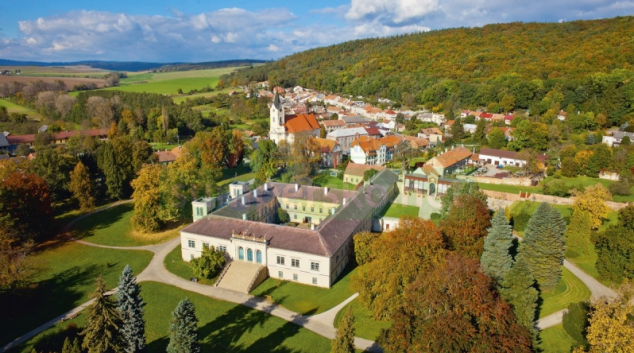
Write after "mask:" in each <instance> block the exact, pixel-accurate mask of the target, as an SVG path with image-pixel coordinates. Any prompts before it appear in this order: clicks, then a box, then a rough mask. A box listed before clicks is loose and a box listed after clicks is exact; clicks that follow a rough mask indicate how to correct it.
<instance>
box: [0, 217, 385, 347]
mask: <svg viewBox="0 0 634 353" xmlns="http://www.w3.org/2000/svg"><path fill="white" fill-rule="evenodd" d="M73 223H74V222H73ZM75 241H76V242H78V243H80V244H84V245H88V246H95V247H100V248H107V249H119V250H147V251H151V252H153V253H154V256H153V258H152V260H151V261H150V264H149V265H148V266H147V267H146V268H145V269H144V270H143V271H142V272H141V273H140V274H139V275H138V276H137V282H144V281H145V282H148V281H153V282H159V283H165V284H169V285H172V286H175V287H178V288H181V289H184V290H188V291H191V292H195V293H199V294H202V295H205V296H208V297H211V298H214V299H217V300H224V301H228V302H232V303H236V304H240V305H244V306H247V307H249V308H252V309H255V310H259V311H262V312H265V313H268V314H271V315H273V316H277V317H279V318H281V319H283V320H286V321H288V322H292V323H294V324H296V325H299V326H301V327H304V328H306V329H308V330H310V331H313V332H315V333H317V334H319V335H321V336H324V337H326V338H328V339H333V338H334V337H335V333H336V330H335V328H334V327H333V324H332V323H327V322H324V319H323V317H321V318H320V317H315V316H312V317H311V316H305V315H301V314H298V313H296V312H293V311H290V310H288V309H286V308H284V307H282V306H280V305H277V304H274V303H269V302H268V301H266V300H264V299H262V298H259V297H254V296H251V295H248V294H246V293H241V292H236V291H232V290H229V289H224V288H218V287H212V286H206V285H202V284H198V283H194V282H190V281H188V280H185V279H183V278H180V277H178V276H176V275H174V274H172V273H170V272H169V271H167V269H165V266H164V264H163V261H164V259H165V257H166V256H167V254H169V253H170V252H171V251H172V250H173V249H174V248H175V247H176V246H177V245H178V244H179V243H180V237H177V238H174V239H172V240H170V241H168V242H165V243H162V244H157V245H148V246H140V247H116V246H107V245H98V244H93V243H89V242H86V241H82V240H75ZM352 299H354V298H352ZM352 299H350V298H349V299H348V300H352ZM90 303H91V302H90V301H89V302H87V303H84V304H82V305H80V306H79V307H77V308H74V309H73V310H71V311H69V312H68V313H66V314H63V315H60V316H59V317H57V318H55V319H53V320H51V321H49V322H47V323H45V324H43V325H42V326H40V327H38V328H37V329H35V330H32V331H30V332H28V333H26V334H25V335H23V336H21V337H18V338H17V339H16V340H14V341H13V342H11V343H9V344H8V345H6V346H4V347H2V348H0V352H5V351H7V350H9V349H11V348H13V347H15V346H18V345H20V344H22V343H24V342H26V341H28V340H29V339H31V338H32V337H34V336H35V335H37V334H39V333H40V332H42V331H44V330H46V329H47V328H49V327H51V326H53V325H55V324H56V323H57V322H59V321H62V320H63V319H67V318H71V317H74V316H76V315H77V314H78V313H79V312H80V311H81V310H83V309H84V308H85V307H87V306H88V305H90ZM344 305H345V304H344ZM341 307H343V306H341ZM331 314H332V311H330V314H329V315H331ZM334 315H336V312H335V313H334ZM333 321H334V317H333ZM355 346H356V347H357V348H358V349H361V350H367V351H368V352H382V350H381V348H380V347H379V346H378V345H377V344H376V342H374V341H370V340H366V339H363V338H359V337H355Z"/></svg>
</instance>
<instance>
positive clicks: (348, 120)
mask: <svg viewBox="0 0 634 353" xmlns="http://www.w3.org/2000/svg"><path fill="white" fill-rule="evenodd" d="M339 120H343V122H344V123H345V124H346V126H351V125H368V124H370V123H371V122H372V121H371V120H369V119H366V118H364V117H361V116H358V115H352V116H347V115H344V116H340V117H339Z"/></svg>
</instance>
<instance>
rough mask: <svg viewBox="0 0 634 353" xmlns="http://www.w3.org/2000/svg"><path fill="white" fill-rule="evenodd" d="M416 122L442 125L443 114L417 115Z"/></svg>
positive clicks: (443, 120)
mask: <svg viewBox="0 0 634 353" xmlns="http://www.w3.org/2000/svg"><path fill="white" fill-rule="evenodd" d="M418 120H420V121H422V122H426V123H435V124H438V125H442V124H444V123H445V122H446V119H445V114H437V113H422V114H418Z"/></svg>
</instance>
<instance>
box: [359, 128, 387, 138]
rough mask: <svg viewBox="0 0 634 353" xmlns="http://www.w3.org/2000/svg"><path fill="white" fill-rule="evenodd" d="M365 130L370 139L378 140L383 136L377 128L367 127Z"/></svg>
mask: <svg viewBox="0 0 634 353" xmlns="http://www.w3.org/2000/svg"><path fill="white" fill-rule="evenodd" d="M364 129H365V131H366V132H367V133H368V137H371V138H374V139H378V138H381V137H382V136H383V135H381V132H380V131H379V128H377V127H365V128H364Z"/></svg>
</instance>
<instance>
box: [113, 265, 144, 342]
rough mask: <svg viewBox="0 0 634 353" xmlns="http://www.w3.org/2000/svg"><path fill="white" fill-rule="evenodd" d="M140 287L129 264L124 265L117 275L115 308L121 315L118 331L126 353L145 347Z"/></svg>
mask: <svg viewBox="0 0 634 353" xmlns="http://www.w3.org/2000/svg"><path fill="white" fill-rule="evenodd" d="M140 294H141V288H140V287H139V285H138V284H136V277H134V275H133V273H132V269H131V268H130V265H126V266H125V268H124V269H123V273H121V276H120V277H119V287H118V288H117V310H118V311H119V315H120V316H121V327H120V329H119V332H120V333H121V338H122V340H123V350H124V351H125V352H126V353H135V352H142V351H143V350H144V349H145V322H144V321H143V306H144V305H145V303H143V299H142V298H141V295H140Z"/></svg>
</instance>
